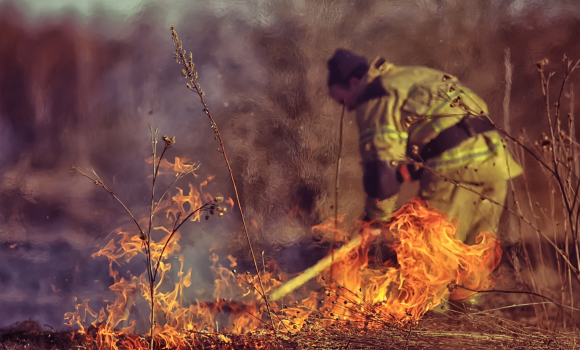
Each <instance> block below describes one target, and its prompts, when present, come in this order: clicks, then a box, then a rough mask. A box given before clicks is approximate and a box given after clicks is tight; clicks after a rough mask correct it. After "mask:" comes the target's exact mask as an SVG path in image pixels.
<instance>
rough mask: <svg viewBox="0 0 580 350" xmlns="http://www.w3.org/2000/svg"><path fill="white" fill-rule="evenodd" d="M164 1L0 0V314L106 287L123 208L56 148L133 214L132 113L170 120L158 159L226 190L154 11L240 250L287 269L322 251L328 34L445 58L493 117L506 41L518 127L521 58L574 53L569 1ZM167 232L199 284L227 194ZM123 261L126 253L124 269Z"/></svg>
mask: <svg viewBox="0 0 580 350" xmlns="http://www.w3.org/2000/svg"><path fill="white" fill-rule="evenodd" d="M163 6H165V5H163ZM163 6H162V5H160V4H158V3H144V4H143V5H142V6H141V7H139V8H138V9H140V10H139V11H138V10H135V9H136V8H135V9H134V10H133V11H134V14H133V15H132V16H127V15H126V14H119V13H115V12H111V11H109V10H107V9H104V8H101V9H98V8H97V9H96V10H95V11H94V12H90V13H89V12H87V13H85V14H84V15H80V14H78V13H77V14H75V13H74V12H67V13H65V14H60V15H53V16H42V15H38V16H37V17H34V16H31V15H30V13H28V12H26V11H25V8H24V7H18V6H16V5H14V4H13V3H10V2H8V3H7V2H4V3H0V61H1V62H2V64H1V65H0V160H1V164H2V167H1V170H0V291H1V292H0V310H2V311H3V312H2V317H0V326H4V325H9V324H11V323H13V322H17V321H22V320H24V319H26V318H29V317H33V318H35V319H37V320H39V321H40V322H41V324H44V323H47V324H50V325H52V326H54V327H56V328H59V325H60V324H62V322H63V319H62V315H63V314H64V313H65V312H67V311H72V310H74V302H73V298H74V297H77V298H78V299H79V300H82V299H84V298H90V299H91V300H95V302H99V301H101V300H102V299H107V298H109V297H110V294H108V293H109V291H108V286H109V285H110V283H111V278H110V277H108V268H107V262H106V261H104V260H102V259H93V258H91V257H90V255H91V254H92V253H93V252H95V251H96V250H97V247H98V246H102V245H103V244H104V243H106V242H108V240H109V239H111V236H110V233H111V231H112V230H113V229H114V228H117V227H119V226H123V225H125V226H126V227H129V226H128V225H129V224H130V222H129V221H128V220H127V217H126V215H125V214H124V213H123V211H122V208H121V207H120V206H119V205H118V203H116V202H115V201H114V200H113V199H112V198H111V197H110V196H109V195H108V194H107V193H105V192H104V191H102V189H100V188H97V187H96V186H94V185H93V184H92V183H91V182H90V181H88V180H86V179H84V178H80V177H78V176H73V175H72V174H70V170H71V166H72V165H73V164H74V165H77V166H80V167H84V168H86V167H89V166H90V167H93V168H94V169H95V170H96V171H97V172H98V173H99V174H100V175H101V176H102V178H103V179H104V180H105V181H106V183H107V184H109V185H110V187H111V188H112V189H113V190H114V191H115V193H116V194H117V195H118V196H119V197H120V198H122V199H123V200H124V201H125V202H126V203H127V204H128V206H129V207H131V208H132V209H133V210H134V211H135V212H136V213H137V214H140V215H142V214H144V213H145V212H146V210H147V198H148V196H149V180H148V179H147V176H148V175H149V171H150V166H149V165H148V164H146V163H145V161H144V160H145V159H146V158H147V157H149V154H150V143H149V127H148V124H149V125H151V126H152V127H159V128H160V130H161V134H168V135H170V136H173V135H174V136H176V139H177V144H176V145H175V147H174V148H173V149H171V150H170V151H171V152H172V153H171V154H170V156H169V159H172V157H174V156H179V157H187V158H189V159H190V160H194V161H200V162H201V163H202V167H201V169H200V172H199V173H200V174H201V175H202V176H201V177H207V176H210V175H215V178H214V179H213V180H212V181H211V182H210V184H209V185H208V186H207V187H206V188H205V189H206V190H207V191H208V192H209V193H212V194H214V193H215V194H217V193H220V194H223V195H225V196H226V197H233V191H232V188H231V185H230V184H229V179H228V173H227V169H226V168H225V164H224V163H223V159H222V156H221V154H220V153H218V152H217V151H216V148H217V147H218V144H217V143H216V142H215V141H214V140H213V134H212V132H211V129H210V125H209V121H208V120H207V117H206V116H205V115H204V114H203V112H202V111H201V106H200V104H199V103H198V102H196V100H195V98H194V96H192V95H191V93H190V92H189V91H188V90H187V89H186V88H185V81H184V80H183V78H182V77H181V75H180V67H179V66H178V65H177V64H176V63H175V62H174V61H173V58H172V53H173V44H172V42H171V39H170V32H169V24H170V23H171V24H174V25H175V27H176V29H177V31H178V33H179V35H180V38H181V39H182V40H183V44H184V48H185V49H186V50H188V51H190V52H191V53H192V55H193V58H194V61H195V62H196V67H197V69H198V71H199V74H200V79H199V81H200V83H201V85H202V87H203V89H204V91H205V92H206V94H207V101H208V105H209V108H210V109H211V110H212V113H213V115H214V116H215V118H216V121H217V123H218V125H219V126H220V129H221V130H222V134H223V137H224V140H225V146H226V151H228V155H229V158H230V161H231V162H232V166H233V170H234V174H235V177H236V180H237V182H238V186H239V189H240V194H241V198H242V205H243V206H244V209H245V212H246V215H247V218H248V220H249V222H251V223H252V224H251V225H250V236H251V238H252V240H253V243H254V246H255V250H256V252H257V253H258V254H260V252H261V251H264V255H265V257H266V259H271V258H276V260H277V261H278V262H279V263H280V265H281V266H282V268H283V269H285V270H286V271H290V272H297V271H300V270H303V269H304V268H306V267H307V266H309V265H310V264H312V263H313V262H314V261H316V260H317V259H318V258H320V257H321V256H323V254H324V253H325V250H324V249H322V248H317V246H316V245H315V244H313V242H314V241H317V240H319V239H320V238H319V237H313V236H312V233H311V231H310V227H312V226H313V225H315V224H318V223H320V222H321V221H322V220H323V219H324V218H326V217H327V216H328V213H333V209H331V205H332V204H333V193H334V181H335V162H336V157H337V152H338V141H337V140H338V123H337V122H338V120H339V117H340V107H339V106H337V105H335V104H334V103H333V102H332V101H331V100H330V99H329V98H328V96H327V92H326V87H325V81H326V66H325V62H326V60H327V59H328V57H330V56H331V55H332V53H333V52H334V50H335V49H336V48H339V47H341V48H347V49H351V50H353V51H356V52H358V53H359V54H362V55H365V56H367V57H369V58H373V57H374V56H376V55H383V56H384V57H385V58H387V59H388V60H390V61H392V62H394V63H396V64H400V65H426V66H430V67H433V68H436V69H441V70H444V71H447V72H449V73H451V74H454V75H456V76H458V77H459V78H460V80H461V81H462V82H464V83H465V84H466V85H467V86H469V87H470V88H472V89H473V90H474V91H476V92H477V93H479V94H480V95H481V96H483V97H484V99H485V100H486V101H487V102H488V104H489V105H490V110H491V116H492V118H493V119H494V120H496V121H501V120H502V114H503V112H502V101H503V99H504V96H503V92H504V86H503V84H504V81H505V80H504V54H503V53H504V50H505V48H510V50H511V58H512V64H513V67H514V72H513V85H512V96H511V101H512V102H511V103H512V105H511V106H510V111H511V117H510V118H511V120H512V126H511V127H512V130H519V129H520V128H522V127H526V130H527V132H528V134H529V135H533V136H534V137H536V136H537V134H539V132H540V130H542V129H543V128H544V127H545V118H544V116H543V113H542V112H540V111H543V110H544V107H543V100H542V98H541V90H540V85H539V82H538V76H537V72H536V70H535V66H534V63H535V62H536V61H538V60H540V59H542V58H544V57H547V58H549V59H550V62H551V64H550V66H549V67H548V69H551V70H552V69H553V70H556V71H558V70H559V72H560V73H559V74H560V76H558V75H557V76H555V78H554V79H556V78H558V77H561V72H562V70H561V68H560V65H559V62H561V59H562V57H563V55H564V53H567V54H568V56H569V57H572V58H578V57H580V49H579V48H578V46H577V45H575V43H577V42H578V39H579V34H580V30H579V29H580V26H579V23H580V22H579V21H578V15H579V14H580V11H579V10H580V9H579V8H578V6H574V5H572V4H571V3H568V2H564V1H561V2H555V1H551V2H542V1H519V0H518V1H511V2H505V1H471V2H464V1H452V0H448V1H440V2H437V3H434V2H430V1H421V0H417V1H390V2H388V3H385V2H384V1H364V2H350V1H333V2H306V1H296V2H287V1H282V0H279V1H258V0H254V1H249V2H248V1H219V2H218V1H214V2H207V3H204V2H199V3H193V4H190V2H188V1H187V2H174V3H170V4H169V6H168V7H163ZM554 88H555V85H554ZM554 93H556V90H554ZM576 110H578V106H576ZM353 118H354V116H352V115H348V116H347V117H346V118H345V136H344V148H343V154H344V158H343V163H342V164H343V168H342V173H341V184H342V185H341V189H340V196H339V209H340V211H341V212H342V213H345V214H346V220H347V222H353V221H354V220H355V219H356V218H358V217H359V216H360V215H361V213H362V206H363V198H364V197H363V193H362V186H361V185H362V184H361V181H360V178H361V170H360V167H359V158H358V144H357V143H358V141H357V140H358V135H357V133H358V131H357V130H356V127H355V126H354V125H355V124H354V123H353V120H354V119H353ZM529 181H530V183H531V186H534V184H538V183H539V181H540V180H539V179H535V178H534V177H533V176H532V175H530V177H529ZM178 186H179V187H181V188H187V185H186V183H185V182H184V183H182V184H181V185H178ZM413 190H414V189H413V188H407V189H406V196H403V198H402V199H401V202H402V201H403V200H404V199H405V198H408V197H409V196H411V195H412V194H413ZM182 237H183V241H182V245H183V246H184V252H185V253H186V266H185V270H187V269H188V268H189V267H193V269H194V276H193V279H194V287H192V288H195V289H196V290H203V289H206V290H208V291H211V281H212V279H211V276H210V274H209V270H208V268H207V266H208V265H209V261H208V259H207V252H208V250H209V248H210V247H211V246H212V245H214V244H216V242H219V243H220V244H219V245H220V249H221V252H225V253H231V254H233V255H235V256H237V257H239V258H240V260H241V261H240V263H241V265H242V267H248V269H249V266H250V265H249V264H248V262H249V260H248V259H249V255H248V252H247V248H246V247H247V243H246V241H245V236H244V235H243V233H242V230H241V225H240V218H239V215H238V214H236V211H235V210H234V211H232V212H231V213H228V214H227V216H226V218H224V219H222V220H217V219H213V218H212V220H209V221H207V222H202V223H192V224H190V225H187V226H186V227H185V228H184V229H183V231H182ZM223 256H225V255H223ZM140 263H141V262H139V261H136V262H134V263H132V264H131V266H129V267H126V268H127V269H132V272H133V273H134V274H139V273H140V270H139V269H140V268H141V267H142V266H140V265H139V264H140ZM196 273H197V275H196ZM192 293H193V292H192ZM191 296H192V298H193V297H198V296H199V295H198V294H192V295H191Z"/></svg>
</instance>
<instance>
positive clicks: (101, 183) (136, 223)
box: [73, 165, 145, 239]
mask: <svg viewBox="0 0 580 350" xmlns="http://www.w3.org/2000/svg"><path fill="white" fill-rule="evenodd" d="M73 169H75V170H76V171H77V172H78V173H79V174H80V175H82V176H84V177H86V178H87V179H89V180H91V181H92V182H93V183H94V184H95V185H97V186H100V187H102V188H104V189H105V191H107V192H109V194H110V195H111V196H113V198H115V200H116V201H117V202H119V204H121V205H122V206H123V208H125V211H127V213H128V214H129V216H130V217H131V219H132V220H133V222H134V223H135V225H136V226H137V228H138V229H139V232H140V233H141V239H144V237H145V232H144V231H143V230H142V229H141V226H140V225H139V222H138V221H137V219H135V216H133V213H131V211H130V210H129V208H127V206H126V205H125V203H123V201H121V200H120V199H119V197H117V196H116V195H115V194H114V193H113V191H111V190H110V189H109V188H108V187H107V186H106V185H105V183H104V182H103V181H102V180H101V179H100V178H99V176H98V175H97V173H96V172H95V171H94V170H93V169H91V171H92V172H93V173H94V174H95V175H96V176H97V179H93V178H92V177H90V176H89V175H87V174H86V173H85V172H83V171H82V170H81V169H79V168H78V167H76V166H74V165H73Z"/></svg>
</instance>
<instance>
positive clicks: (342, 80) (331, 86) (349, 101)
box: [328, 49, 369, 111]
mask: <svg viewBox="0 0 580 350" xmlns="http://www.w3.org/2000/svg"><path fill="white" fill-rule="evenodd" d="M368 70H369V64H368V61H367V59H366V58H364V57H362V56H357V55H355V54H354V53H352V52H350V51H347V50H343V49H338V50H336V52H335V53H334V55H333V56H332V58H330V60H328V91H329V92H330V96H331V97H332V99H333V100H335V101H336V102H338V103H343V102H344V103H345V104H346V107H347V108H348V110H349V111H350V110H353V109H354V108H355V107H356V94H357V91H358V87H359V85H360V80H361V78H362V77H363V76H364V75H365V74H366V73H367V71H368Z"/></svg>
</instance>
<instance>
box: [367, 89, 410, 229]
mask: <svg viewBox="0 0 580 350" xmlns="http://www.w3.org/2000/svg"><path fill="white" fill-rule="evenodd" d="M396 101H397V99H396V96H386V97H383V98H377V99H372V100H370V101H368V102H366V103H365V104H364V105H362V106H360V108H357V121H358V123H359V129H360V132H361V133H360V139H359V143H360V153H361V158H362V168H363V186H364V190H365V192H366V194H367V197H368V198H367V201H366V206H365V211H366V218H367V219H371V220H379V221H384V220H388V219H389V218H390V215H391V213H392V211H393V210H394V207H395V203H396V199H397V194H398V192H399V190H400V187H401V184H402V182H403V180H402V178H401V177H400V175H399V173H398V171H397V168H398V164H400V162H401V161H404V160H406V156H405V152H406V145H407V134H406V133H405V132H402V131H401V128H400V125H397V123H396V122H394V120H395V119H396V115H394V111H395V110H396V109H397V107H398V106H397V103H396Z"/></svg>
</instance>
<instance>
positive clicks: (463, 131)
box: [407, 117, 495, 161]
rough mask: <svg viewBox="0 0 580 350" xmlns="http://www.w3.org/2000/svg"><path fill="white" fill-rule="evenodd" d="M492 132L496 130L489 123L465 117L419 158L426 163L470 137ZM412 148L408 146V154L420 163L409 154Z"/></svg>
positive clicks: (421, 153)
mask: <svg viewBox="0 0 580 350" xmlns="http://www.w3.org/2000/svg"><path fill="white" fill-rule="evenodd" d="M491 130H495V128H494V127H493V126H492V125H491V124H490V123H489V122H487V121H483V120H481V119H477V118H470V117H465V118H463V119H461V121H460V122H459V123H457V124H455V125H453V126H452V127H450V128H447V129H445V130H443V131H441V132H440V133H439V135H437V137H435V138H434V139H433V140H431V141H429V142H428V143H427V144H426V145H425V146H424V147H423V149H422V150H421V152H419V156H420V157H421V159H422V160H423V161H426V160H427V159H431V158H434V157H437V156H439V155H441V153H443V152H445V151H447V150H449V149H452V148H453V147H456V146H458V145H459V144H460V143H462V142H463V141H465V140H467V139H468V138H470V137H473V136H475V135H477V134H481V133H483V132H486V131H491ZM412 146H413V145H411V144H408V145H407V154H408V155H409V156H410V157H411V158H415V159H416V160H419V161H420V159H417V156H414V155H413V154H412V152H409V151H410V147H412Z"/></svg>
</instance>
